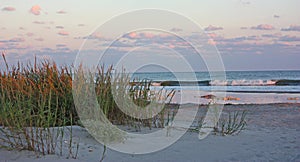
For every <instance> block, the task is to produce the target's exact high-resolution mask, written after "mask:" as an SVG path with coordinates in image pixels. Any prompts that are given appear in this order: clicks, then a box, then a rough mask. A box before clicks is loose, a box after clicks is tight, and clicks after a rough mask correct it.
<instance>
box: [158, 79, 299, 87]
mask: <svg viewBox="0 0 300 162" xmlns="http://www.w3.org/2000/svg"><path fill="white" fill-rule="evenodd" d="M153 85H154V86H300V80H288V79H282V80H232V81H223V80H213V81H210V80H204V81H153Z"/></svg>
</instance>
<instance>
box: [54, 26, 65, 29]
mask: <svg viewBox="0 0 300 162" xmlns="http://www.w3.org/2000/svg"><path fill="white" fill-rule="evenodd" d="M55 28H56V29H63V28H64V27H63V26H56V27H55Z"/></svg>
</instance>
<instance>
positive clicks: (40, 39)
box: [35, 38, 44, 42]
mask: <svg viewBox="0 0 300 162" xmlns="http://www.w3.org/2000/svg"><path fill="white" fill-rule="evenodd" d="M35 40H36V41H39V42H42V41H44V39H43V38H36V39H35Z"/></svg>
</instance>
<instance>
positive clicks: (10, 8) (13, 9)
mask: <svg viewBox="0 0 300 162" xmlns="http://www.w3.org/2000/svg"><path fill="white" fill-rule="evenodd" d="M15 10H16V8H14V7H4V8H2V11H15Z"/></svg>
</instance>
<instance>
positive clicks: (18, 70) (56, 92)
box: [0, 54, 77, 154]
mask: <svg viewBox="0 0 300 162" xmlns="http://www.w3.org/2000/svg"><path fill="white" fill-rule="evenodd" d="M2 57H3V59H4V61H5V64H6V68H7V69H6V70H2V71H0V105H1V108H0V125H1V127H2V129H0V138H1V139H0V142H1V145H2V146H7V147H11V148H17V149H27V150H32V151H38V152H42V153H43V154H52V153H55V152H56V151H57V148H58V146H59V145H62V139H63V138H64V137H63V136H64V135H65V134H67V133H64V132H65V131H66V130H68V129H69V128H68V127H66V126H67V125H73V124H76V120H77V119H76V117H77V114H76V111H75V108H74V104H73V102H72V91H71V87H72V84H71V73H70V70H69V68H67V67H60V68H58V67H57V66H56V64H55V63H50V62H49V61H43V62H42V63H40V64H37V62H36V61H35V62H34V65H31V64H28V65H27V66H22V65H21V64H20V63H18V64H17V66H12V67H11V68H9V66H8V63H7V61H6V59H5V55H4V54H2ZM55 127H56V128H55ZM69 131H71V130H69ZM69 134H72V133H69ZM58 139H61V140H60V141H59V140H58ZM61 149H62V148H61Z"/></svg>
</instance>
